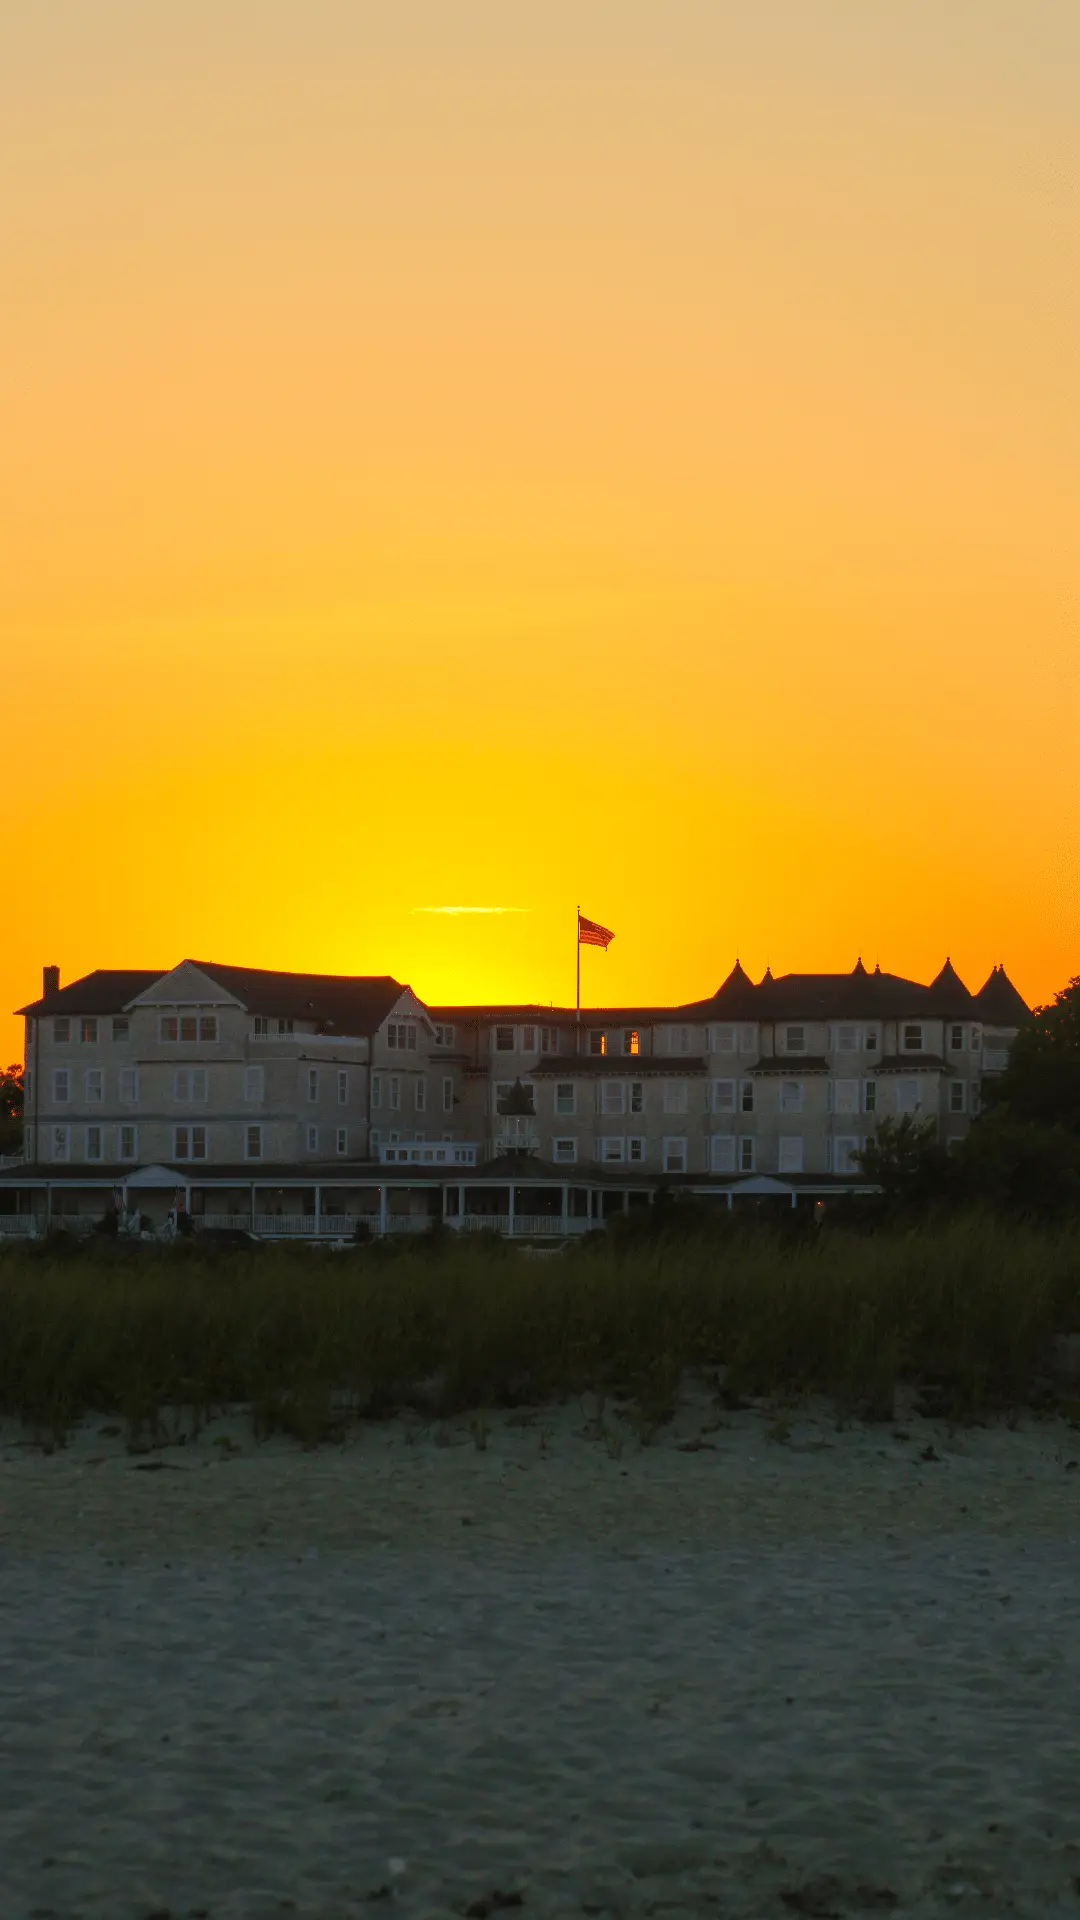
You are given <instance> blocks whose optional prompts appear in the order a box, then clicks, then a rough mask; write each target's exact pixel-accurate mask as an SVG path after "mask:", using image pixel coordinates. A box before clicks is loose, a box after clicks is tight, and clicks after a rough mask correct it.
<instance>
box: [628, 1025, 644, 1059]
mask: <svg viewBox="0 0 1080 1920" xmlns="http://www.w3.org/2000/svg"><path fill="white" fill-rule="evenodd" d="M625 1050H626V1052H627V1053H640V1052H641V1035H640V1033H637V1032H636V1031H635V1029H634V1028H633V1027H631V1028H630V1031H629V1032H628V1033H627V1035H626V1037H625Z"/></svg>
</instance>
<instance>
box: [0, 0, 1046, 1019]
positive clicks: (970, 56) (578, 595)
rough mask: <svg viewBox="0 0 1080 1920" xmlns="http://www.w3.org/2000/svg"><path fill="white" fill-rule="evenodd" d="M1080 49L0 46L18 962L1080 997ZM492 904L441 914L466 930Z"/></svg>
mask: <svg viewBox="0 0 1080 1920" xmlns="http://www.w3.org/2000/svg"><path fill="white" fill-rule="evenodd" d="M1078 68H1080V9H1077V8H1076V6H1075V3H1074V0H1025V4H1024V5H1023V6H1020V5H1019V4H1016V0H1008V3H1006V0H980V4H979V5H978V6H977V7H975V6H973V5H971V0H925V3H924V0H905V4H904V5H903V6H894V7H888V6H869V5H867V4H866V0H757V4H755V6H753V7H747V6H745V5H744V4H742V0H738V4H734V3H733V4H730V5H725V4H723V0H663V4H661V3H660V0H621V4H620V5H618V6H616V5H615V3H614V0H603V3H601V0H546V4H545V5H544V6H542V7H541V6H539V5H533V4H532V0H520V3H519V4H517V5H515V6H513V7H507V6H506V5H505V0H498V3H497V0H453V4H452V5H451V4H450V0H440V3H437V0H395V5H394V6H393V7H392V8H386V7H381V8H376V7H374V6H370V5H368V4H366V0H303V3H302V4H301V0H155V5H154V6H153V7H152V8H150V7H146V6H145V5H144V4H139V3H138V0H95V5H94V6H93V7H92V8H90V7H86V6H84V5H79V4H76V0H41V4H40V5H36V6H34V7H22V8H7V9H3V10H2V11H0V125H2V126H3V129H4V132H3V140H2V151H0V276H2V297H0V367H2V368H3V370H4V400H3V408H2V426H0V655H2V659H0V667H2V673H0V709H2V717H3V723H4V725H3V737H4V759H5V767H6V771H7V776H8V777H7V781H6V798H5V809H4V821H3V831H2V841H0V847H2V855H0V858H2V864H3V881H4V899H5V904H6V908H7V911H6V913H5V917H4V925H3V938H2V940H0V1055H4V1056H5V1057H15V1056H17V1054H18V1053H19V1051H20V1047H21V1031H20V1028H19V1025H18V1023H16V1022H14V1021H11V1020H8V1019H7V1009H8V1008H10V1007H15V1006H17V1005H19V1004H21V1003H22V1002H23V1001H24V1000H26V999H28V998H30V997H32V996H34V995H35V994H36V992H37V991H38V989H39V983H40V968H41V965H42V963H44V962H56V963H58V964H59V965H60V967H61V970H62V975H63V977H64V978H65V979H71V978H73V977H74V976H75V975H77V974H78V973H81V972H85V971H87V970H89V969H90V968H91V967H94V966H117V965H131V966H155V965H160V966H163V967H164V966H168V965H171V964H172V963H173V962H175V961H177V960H179V959H180V958H182V957H183V956H184V955H188V954H193V955H196V956H198V957H202V958H213V959H217V960H222V961H232V962H237V963H248V964H257V965H267V966H285V967H297V968H305V967H309V968H315V969H326V970H334V971H357V972H367V971H373V972H378V971H384V970H385V971H391V972H394V973H396V974H397V975H398V977H399V978H401V979H403V980H408V981H410V982H411V983H412V984H413V985H414V986H415V987H416V989H417V991H418V992H419V993H421V994H422V995H424V996H425V997H427V998H428V999H431V1000H439V999H443V998H473V997H475V998H483V997H485V996H491V997H504V998H513V997H518V996H521V997H529V998H535V999H538V1000H542V1001H546V1000H551V999H554V1000H556V1001H560V1000H561V1001H565V1000H566V999H567V998H570V997H572V994H573V969H574V945H573V912H574V906H575V903H576V902H577V901H578V900H580V902H581V904H582V906H583V908H584V910H585V912H586V913H588V914H591V915H592V916H593V917H594V918H597V919H599V920H602V921H603V922H604V923H605V924H606V925H608V926H610V927H613V928H614V929H615V932H616V936H617V937H616V940H615V943H614V945H613V946H612V948H611V950H610V952H609V953H608V954H607V955H606V956H605V955H601V954H598V953H591V952H586V954H585V957H584V987H585V996H586V998H587V999H600V998H605V999H626V1000H630V1001H633V1000H649V999H661V1000H662V999H668V998H684V997H690V996H696V995H698V994H702V993H705V992H708V991H711V990H712V988H714V987H715V986H716V985H717V984H718V983H719V981H720V980H721V978H722V977H723V975H724V974H725V973H726V972H727V971H728V968H729V967H730V965H731V962H732V960H733V958H734V956H735V953H736V951H738V952H739V953H740V954H741V956H742V959H743V962H744V964H745V965H746V966H747V968H748V969H749V970H750V971H751V973H753V974H754V976H755V977H758V975H760V972H761V971H762V970H763V969H764V967H765V965H766V963H767V962H768V963H769V964H771V966H772V967H773V970H774V971H775V972H780V971H784V970H786V969H789V968H798V969H806V968H832V967H848V966H850V965H852V964H853V962H854V960H855V957H856V955H857V954H858V953H860V952H861V953H862V955H863V958H864V959H865V960H866V962H867V963H868V964H871V965H872V964H873V962H874V960H875V959H877V958H879V957H880V960H881V963H882V965H883V966H884V967H886V968H889V969H892V970H895V971H900V972H910V973H911V974H913V975H914V976H915V977H917V978H929V977H930V975H931V974H932V973H933V972H934V971H935V970H936V969H937V967H938V966H939V965H940V963H941V960H942V959H943V957H944V955H945V952H946V951H949V952H950V953H951V955H952V958H953V961H954V963H955V964H956V966H957V968H958V969H959V971H960V973H961V974H962V976H963V977H964V978H965V979H967V980H968V982H969V984H971V985H975V986H977V985H978V984H980V983H981V981H982V979H983V978H985V976H986V974H987V973H988V971H989V969H990V966H991V965H992V964H993V963H994V962H995V961H997V960H1004V961H1005V963H1006V965H1007V966H1008V968H1009V971H1010V973H1011V974H1012V977H1013V978H1014V979H1015V981H1016V982H1017V984H1018V986H1019V987H1020V988H1021V990H1022V991H1023V992H1024V993H1025V995H1026V996H1027V997H1028V998H1029V999H1041V998H1046V997H1049V996H1050V995H1051V994H1052V992H1053V991H1054V989H1055V988H1056V987H1058V986H1059V985H1061V984H1063V982H1064V981H1065V979H1066V978H1067V977H1068V976H1069V975H1070V974H1075V973H1078V972H1080V912H1078V905H1077V902H1078V898H1080V884H1078V883H1080V859H1078V845H1080V834H1078V823H1077V810H1076V797H1075V796H1076V760H1077V741H1078V740H1080V671H1078V666H1077V657H1078V650H1077V600H1076V567H1077V555H1076V516H1077V509H1078V504H1080V503H1078V497H1077V496H1078V486H1077V472H1078V445H1080V440H1078V429H1080V404H1078V402H1080V382H1078V378H1077V349H1076V339H1077V320H1078V312H1077V262H1078V257H1080V256H1078V249H1077V245H1076V230H1077V229H1076V218H1077V212H1078V208H1077V192H1076V181H1077V178H1078V160H1080V153H1078V146H1080V141H1078V136H1077V115H1076V107H1075V76H1076V72H1077V71H1078ZM444 904H466V905H479V906H510V907H516V908H520V909H522V911H520V912H517V913H513V914H506V915H465V916H456V917H454V916H445V915H430V914H425V913H422V912H417V911H416V909H418V908H421V907H426V906H433V905H444Z"/></svg>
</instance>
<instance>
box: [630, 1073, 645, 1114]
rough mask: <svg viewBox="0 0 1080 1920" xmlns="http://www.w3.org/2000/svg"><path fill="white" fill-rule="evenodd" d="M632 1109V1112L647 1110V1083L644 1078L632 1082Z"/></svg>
mask: <svg viewBox="0 0 1080 1920" xmlns="http://www.w3.org/2000/svg"><path fill="white" fill-rule="evenodd" d="M630 1111H631V1113H644V1111H645V1083H644V1081H643V1080H631V1082H630Z"/></svg>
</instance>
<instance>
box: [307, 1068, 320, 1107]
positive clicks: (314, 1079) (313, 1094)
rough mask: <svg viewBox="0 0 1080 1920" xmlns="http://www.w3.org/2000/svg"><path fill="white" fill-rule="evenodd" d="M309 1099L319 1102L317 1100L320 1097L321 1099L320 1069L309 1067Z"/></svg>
mask: <svg viewBox="0 0 1080 1920" xmlns="http://www.w3.org/2000/svg"><path fill="white" fill-rule="evenodd" d="M307 1097H308V1099H309V1100H317V1099H318V1097H319V1069H318V1067H309V1068H308V1077H307Z"/></svg>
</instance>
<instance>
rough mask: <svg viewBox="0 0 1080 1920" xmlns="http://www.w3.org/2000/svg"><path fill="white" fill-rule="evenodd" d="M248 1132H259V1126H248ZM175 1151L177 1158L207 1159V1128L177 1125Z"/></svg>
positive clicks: (174, 1142) (174, 1140)
mask: <svg viewBox="0 0 1080 1920" xmlns="http://www.w3.org/2000/svg"><path fill="white" fill-rule="evenodd" d="M248 1132H249V1133H251V1132H255V1133H258V1132H259V1128H258V1127H255V1128H250V1127H249V1128H248ZM173 1153H174V1156H175V1158H176V1159H177V1160H205V1159H206V1128H205V1127H177V1128H176V1130H175V1133H174V1136H173Z"/></svg>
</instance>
